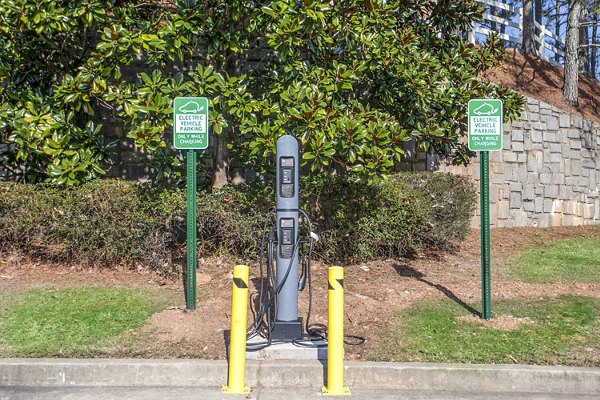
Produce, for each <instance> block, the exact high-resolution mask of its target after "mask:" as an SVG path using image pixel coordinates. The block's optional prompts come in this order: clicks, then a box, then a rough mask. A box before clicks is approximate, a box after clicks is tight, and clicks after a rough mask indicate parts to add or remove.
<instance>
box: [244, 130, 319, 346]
mask: <svg viewBox="0 0 600 400" xmlns="http://www.w3.org/2000/svg"><path fill="white" fill-rule="evenodd" d="M274 161H275V167H276V168H275V169H276V173H275V178H276V179H275V186H276V190H275V197H276V198H275V208H274V209H273V210H271V212H270V213H269V215H268V216H267V217H266V220H265V224H264V228H263V233H262V239H261V246H260V257H259V268H260V277H261V280H260V281H261V286H260V294H259V297H258V302H257V303H254V304H256V310H255V315H256V319H255V320H254V322H253V324H252V325H251V326H250V328H249V329H248V334H247V338H248V349H249V351H256V350H261V349H264V348H266V347H268V346H271V345H272V344H274V343H282V342H283V343H286V342H287V343H289V342H294V343H295V344H299V343H300V342H302V345H301V346H304V347H311V346H312V347H316V346H318V345H322V344H323V343H322V341H323V339H324V336H323V335H320V334H319V332H320V331H319V329H317V328H316V327H315V326H312V327H311V326H309V320H310V310H311V298H312V288H311V280H310V258H311V254H312V249H313V245H314V243H315V242H316V241H317V240H318V236H317V235H316V234H315V233H313V232H312V224H311V222H310V219H309V218H308V215H306V213H305V212H304V211H302V210H301V209H300V208H299V202H300V201H299V199H300V196H299V195H300V151H299V144H298V141H297V140H296V138H294V137H293V136H290V135H284V136H282V137H280V138H279V139H278V140H277V144H276V155H275V160H274ZM273 217H274V219H273ZM301 224H302V227H301ZM305 226H306V228H307V229H305ZM269 227H270V228H269ZM301 228H302V229H301ZM306 231H308V233H309V234H308V235H304V236H306V237H303V232H306ZM265 272H266V274H265ZM263 278H266V279H263ZM305 287H308V298H309V309H308V311H307V315H306V318H305V319H304V320H301V319H300V318H299V316H298V293H299V292H300V291H303V290H304V288H305ZM303 325H304V326H303ZM318 340H321V342H319V343H318V344H315V341H318ZM296 347H297V346H296Z"/></svg>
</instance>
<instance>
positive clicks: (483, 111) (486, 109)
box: [473, 103, 498, 115]
mask: <svg viewBox="0 0 600 400" xmlns="http://www.w3.org/2000/svg"><path fill="white" fill-rule="evenodd" d="M473 112H474V113H475V115H492V114H496V113H497V112H498V109H497V108H494V106H492V105H491V104H490V103H483V104H482V105H480V106H479V107H477V108H476V109H474V110H473Z"/></svg>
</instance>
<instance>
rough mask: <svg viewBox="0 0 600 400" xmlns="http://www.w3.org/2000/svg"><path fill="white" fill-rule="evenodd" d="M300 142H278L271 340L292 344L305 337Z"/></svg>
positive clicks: (286, 138)
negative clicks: (300, 307)
mask: <svg viewBox="0 0 600 400" xmlns="http://www.w3.org/2000/svg"><path fill="white" fill-rule="evenodd" d="M299 165H300V152H299V149H298V141H297V140H296V138H294V137H293V136H290V135H285V136H282V137H280V138H279V139H278V140H277V153H276V166H277V172H276V186H277V201H276V223H277V264H276V268H277V269H276V276H277V286H278V288H279V289H280V290H279V293H277V295H276V298H277V310H276V315H275V321H274V323H273V327H272V330H271V338H272V339H276V340H283V341H292V340H295V339H299V338H301V337H302V323H301V321H300V320H299V319H298V252H299V243H300V240H299V236H298V212H299V211H298V210H299V196H298V192H299V186H300V185H299V175H300V174H299V170H300V169H299Z"/></svg>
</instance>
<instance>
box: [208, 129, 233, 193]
mask: <svg viewBox="0 0 600 400" xmlns="http://www.w3.org/2000/svg"><path fill="white" fill-rule="evenodd" d="M230 137H231V128H229V127H227V128H226V129H224V130H223V132H221V134H220V135H215V145H214V148H213V176H212V184H211V190H213V191H214V190H215V189H219V188H222V187H223V186H226V185H227V184H228V183H229V181H228V179H227V174H228V171H229V150H228V149H227V144H228V143H229V142H230V140H229V139H230Z"/></svg>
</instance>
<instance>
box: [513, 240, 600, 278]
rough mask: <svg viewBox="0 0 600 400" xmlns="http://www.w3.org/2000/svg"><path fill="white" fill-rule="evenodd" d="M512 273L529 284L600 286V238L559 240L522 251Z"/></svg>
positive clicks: (516, 258) (514, 261)
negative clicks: (587, 284) (594, 284)
mask: <svg viewBox="0 0 600 400" xmlns="http://www.w3.org/2000/svg"><path fill="white" fill-rule="evenodd" d="M509 262H510V264H511V267H510V270H511V271H512V273H513V274H515V275H516V276H517V277H519V278H520V279H522V280H524V281H526V282H541V283H549V282H587V283H600V238H597V237H591V238H589V237H588V238H575V239H568V240H559V241H555V242H551V243H548V244H546V245H544V246H541V247H535V248H531V249H526V250H523V251H521V252H520V253H519V254H518V255H516V256H515V257H511V259H510V261H509Z"/></svg>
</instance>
